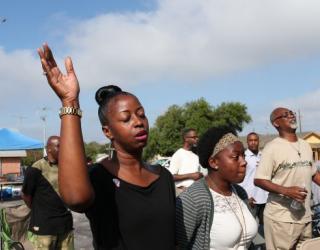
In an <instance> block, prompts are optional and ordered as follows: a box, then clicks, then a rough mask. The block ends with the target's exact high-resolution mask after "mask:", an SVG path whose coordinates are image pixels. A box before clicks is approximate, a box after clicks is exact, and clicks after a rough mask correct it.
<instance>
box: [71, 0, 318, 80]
mask: <svg viewBox="0 0 320 250" xmlns="http://www.w3.org/2000/svg"><path fill="white" fill-rule="evenodd" d="M318 23H320V2H318V1H314V0H307V1H298V0H281V1H279V0H269V1H262V0H238V1H231V0H215V1H214V0H202V1H197V0H175V1H173V0H164V1H159V5H158V8H157V9H156V10H154V11H151V12H147V13H146V12H135V13H116V14H114V13H110V14H106V15H101V16H98V17H95V18H93V19H91V20H88V21H84V22H82V23H80V24H79V25H78V26H76V27H73V29H72V30H71V33H70V34H69V35H67V36H66V39H67V42H68V44H69V46H70V48H71V54H72V55H73V57H74V59H75V62H76V65H77V66H78V71H79V72H80V73H79V74H81V79H82V82H83V84H85V85H92V84H95V83H97V82H99V83H101V82H106V81H108V82H114V81H115V82H130V83H135V82H139V81H140V82H145V81H153V80H159V79H165V78H178V79H180V80H184V81H186V80H188V79H190V78H192V79H193V80H195V79H203V78H208V77H211V76H214V75H218V74H223V73H229V72H234V71H238V70H243V69H247V68H250V67H255V66H259V65H262V64H265V63H271V62H279V61H286V60H290V59H292V58H297V57H298V58H299V57H304V56H308V55H310V54H312V53H319V52H320V43H319V41H320V26H319V25H318Z"/></svg>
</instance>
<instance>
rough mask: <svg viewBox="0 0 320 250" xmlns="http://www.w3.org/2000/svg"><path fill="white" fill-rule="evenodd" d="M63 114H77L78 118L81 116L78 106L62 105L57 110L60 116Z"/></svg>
mask: <svg viewBox="0 0 320 250" xmlns="http://www.w3.org/2000/svg"><path fill="white" fill-rule="evenodd" d="M64 115H77V116H79V117H80V118H81V117H82V110H81V109H80V108H74V107H62V108H60V111H59V116H60V118H61V117H62V116H64Z"/></svg>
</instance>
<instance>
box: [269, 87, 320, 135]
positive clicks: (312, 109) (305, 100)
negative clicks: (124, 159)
mask: <svg viewBox="0 0 320 250" xmlns="http://www.w3.org/2000/svg"><path fill="white" fill-rule="evenodd" d="M319 100H320V89H317V90H315V91H313V92H310V93H306V94H304V95H302V96H298V97H296V98H289V99H286V100H282V101H279V102H276V103H275V104H274V107H287V108H290V109H292V110H294V111H296V112H297V115H298V116H299V112H300V117H301V125H302V130H304V131H310V130H314V129H315V128H316V129H317V130H316V131H318V132H320V126H319V121H320V111H319V110H320V109H319Z"/></svg>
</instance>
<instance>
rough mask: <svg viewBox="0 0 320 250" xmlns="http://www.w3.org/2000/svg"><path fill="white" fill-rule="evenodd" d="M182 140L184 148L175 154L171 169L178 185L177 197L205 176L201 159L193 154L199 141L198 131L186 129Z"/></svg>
mask: <svg viewBox="0 0 320 250" xmlns="http://www.w3.org/2000/svg"><path fill="white" fill-rule="evenodd" d="M182 138H183V147H182V148H180V149H178V150H177V151H176V152H175V153H174V154H173V156H172V158H171V161H170V167H169V171H170V172H171V174H172V175H173V179H174V181H175V184H176V188H177V189H176V191H177V195H178V194H179V193H181V192H182V191H183V190H184V189H185V188H187V187H189V186H190V185H191V184H192V183H193V182H194V181H195V180H198V179H200V178H201V177H202V176H203V175H202V173H201V172H200V164H199V157H198V156H197V155H196V154H195V153H193V152H192V150H193V149H194V148H196V146H197V143H198V139H199V138H198V135H197V132H196V130H195V129H192V128H190V129H185V130H184V131H183V133H182Z"/></svg>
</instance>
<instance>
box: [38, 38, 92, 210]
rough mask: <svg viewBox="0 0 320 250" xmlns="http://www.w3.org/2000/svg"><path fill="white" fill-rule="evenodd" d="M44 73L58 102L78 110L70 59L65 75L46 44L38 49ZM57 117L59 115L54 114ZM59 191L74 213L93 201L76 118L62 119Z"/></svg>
mask: <svg viewBox="0 0 320 250" xmlns="http://www.w3.org/2000/svg"><path fill="white" fill-rule="evenodd" d="M38 54H39V56H40V59H41V64H42V68H43V71H44V72H43V74H45V75H46V77H47V80H48V83H49V85H50V87H51V88H52V89H53V90H54V92H55V93H56V94H57V96H58V97H59V99H60V100H61V104H62V107H73V108H80V103H79V92H80V87H79V83H78V80H77V77H76V74H75V72H74V69H73V65H72V60H71V58H70V57H67V58H66V59H65V68H66V72H67V74H66V75H64V74H62V72H61V71H60V69H59V68H58V66H57V64H56V62H55V59H54V57H53V54H52V51H51V49H50V48H49V46H48V45H47V44H44V45H43V46H42V48H39V49H38ZM57 115H58V114H57ZM58 165H59V192H60V194H61V197H62V199H63V200H64V202H65V203H66V204H67V205H68V206H69V207H70V208H71V209H72V210H74V211H78V212H82V211H84V210H85V209H86V208H87V207H88V206H90V204H91V203H92V201H93V199H94V191H93V189H92V186H91V183H90V180H89V176H88V170H87V167H86V160H85V152H84V144H83V138H82V131H81V121H80V116H78V115H63V116H62V117H61V130H60V150H59V163H58Z"/></svg>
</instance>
